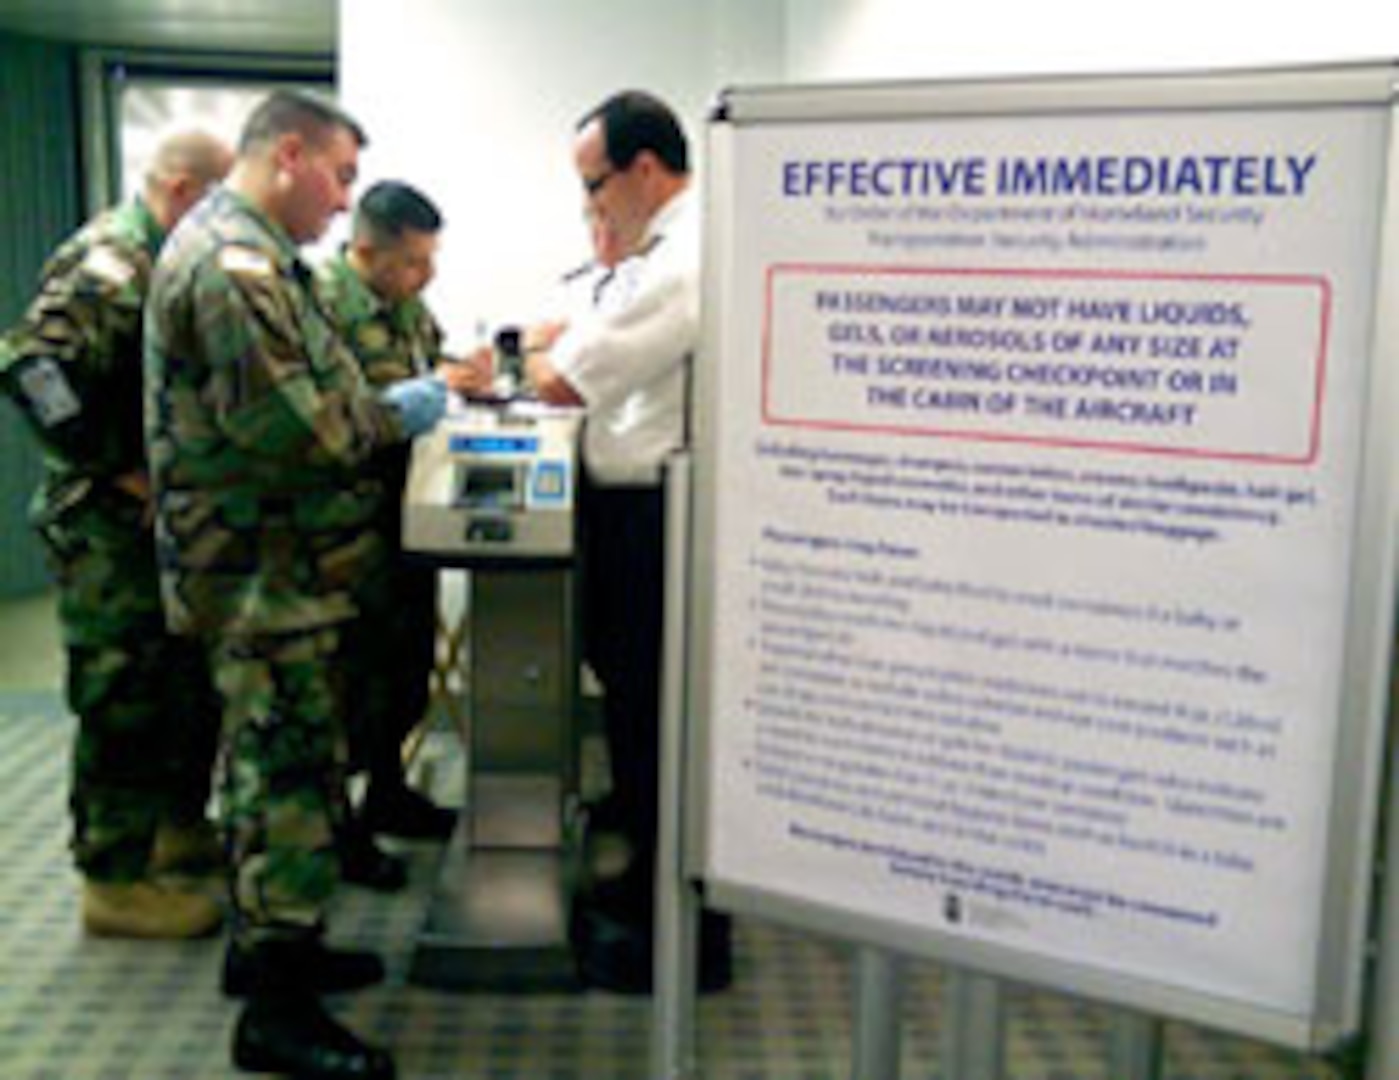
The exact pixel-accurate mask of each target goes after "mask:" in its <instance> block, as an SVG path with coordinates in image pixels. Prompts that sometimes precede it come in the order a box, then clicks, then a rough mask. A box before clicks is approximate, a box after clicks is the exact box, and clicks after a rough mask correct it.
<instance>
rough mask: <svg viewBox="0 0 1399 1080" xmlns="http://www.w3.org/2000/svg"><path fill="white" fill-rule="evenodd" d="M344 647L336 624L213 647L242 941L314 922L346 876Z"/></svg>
mask: <svg viewBox="0 0 1399 1080" xmlns="http://www.w3.org/2000/svg"><path fill="white" fill-rule="evenodd" d="M338 648H339V634H338V632H337V630H336V629H335V628H334V627H330V628H319V629H315V630H310V631H305V632H299V633H286V634H275V635H273V634H268V635H256V636H249V637H236V638H228V639H223V640H215V641H213V642H212V643H211V644H210V646H209V663H210V668H211V669H212V671H213V673H214V681H215V683H216V684H217V686H218V689H219V694H220V696H221V698H222V701H223V744H224V752H223V759H222V769H221V776H220V793H221V801H222V807H223V812H224V823H225V828H226V830H227V833H228V836H229V840H230V851H231V855H232V858H231V863H230V874H231V889H230V892H231V897H232V902H233V907H234V913H235V920H234V934H235V936H236V937H237V938H238V939H239V940H240V942H241V943H243V944H248V945H252V944H256V943H257V942H259V941H265V940H269V939H276V938H284V937H288V936H297V935H301V934H305V933H308V932H314V931H315V930H316V929H317V928H318V927H319V926H320V925H321V923H322V922H323V917H324V909H325V905H326V903H327V901H328V900H329V899H330V896H331V893H332V892H333V891H334V889H335V886H336V884H337V882H338V880H339V864H338V861H337V855H336V852H335V845H334V837H335V831H336V828H337V826H338V825H339V823H340V822H341V820H342V819H343V816H344V806H345V798H344V772H343V768H342V765H343V761H344V750H343V746H344V738H343V724H342V721H341V701H342V696H341V694H340V678H339V670H338V663H337V652H338Z"/></svg>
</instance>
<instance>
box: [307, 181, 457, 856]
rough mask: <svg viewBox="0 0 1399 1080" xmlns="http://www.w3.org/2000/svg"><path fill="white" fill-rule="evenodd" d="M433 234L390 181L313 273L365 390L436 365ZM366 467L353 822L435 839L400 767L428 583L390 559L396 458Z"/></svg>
mask: <svg viewBox="0 0 1399 1080" xmlns="http://www.w3.org/2000/svg"><path fill="white" fill-rule="evenodd" d="M441 227H442V217H441V215H440V213H439V212H438V210H437V208H436V207H435V206H434V205H433V204H432V202H431V201H430V200H429V199H428V198H427V197H426V196H425V195H423V194H422V193H421V192H419V191H417V190H416V189H414V188H413V187H411V186H409V185H407V184H403V183H398V182H395V181H384V182H381V183H378V184H375V185H374V186H373V187H371V188H370V189H369V190H368V191H366V192H365V194H364V195H363V197H362V198H361V199H360V201H359V204H358V206H357V207H356V209H355V220H354V230H353V235H352V237H351V240H350V243H349V244H348V245H347V246H346V247H345V249H344V250H343V251H342V252H341V253H340V254H338V255H336V256H335V257H333V258H331V259H329V260H327V261H326V262H325V263H324V264H323V265H322V266H321V267H320V269H319V270H318V271H317V274H316V288H317V291H318V292H319V294H320V296H321V300H322V302H323V303H324V304H325V306H326V309H327V310H328V311H329V312H330V315H331V317H332V318H333V319H334V321H335V323H336V326H337V327H338V328H339V330H340V334H341V336H342V337H343V338H344V340H345V342H346V343H347V344H348V345H349V347H350V350H351V352H353V353H354V355H355V358H356V359H357V360H358V361H359V364H360V367H361V369H362V370H363V371H364V374H365V378H367V379H368V380H369V383H370V385H371V386H377V387H384V386H389V385H392V384H393V383H396V382H399V381H401V380H403V379H410V378H413V377H415V376H418V375H422V374H425V373H427V372H429V371H431V370H432V369H433V368H434V367H436V366H437V365H438V362H439V360H440V359H442V331H441V329H440V328H439V326H438V324H437V320H436V319H434V318H433V316H432V313H431V312H430V311H429V310H428V308H427V305H426V304H425V303H423V300H422V297H421V294H422V291H423V290H424V289H425V288H426V287H427V285H428V283H429V282H430V281H431V280H432V276H433V272H434V260H435V257H436V251H437V241H438V233H439V231H440V230H441ZM454 366H455V365H454ZM468 374H469V373H468ZM456 381H457V382H460V380H459V379H458V380H456ZM454 385H456V383H454ZM370 468H371V471H372V475H373V476H374V478H375V479H376V480H378V482H379V485H380V488H381V494H380V498H379V502H378V505H377V507H376V509H375V514H374V525H373V528H374V530H375V532H376V533H377V534H378V537H379V540H380V544H381V549H382V552H383V553H384V555H385V558H384V559H383V560H382V561H381V562H380V563H379V565H378V566H376V567H375V570H374V572H373V573H371V574H369V575H366V578H365V581H364V584H363V587H362V589H361V591H360V610H361V616H360V618H359V619H358V620H356V622H355V623H354V624H353V628H352V630H351V632H349V633H348V634H347V637H346V652H347V655H348V658H349V664H350V670H351V672H352V673H353V674H352V686H353V690H352V692H351V694H350V700H351V703H352V704H351V710H350V714H349V724H350V751H351V761H352V763H353V764H355V765H357V766H360V767H363V768H365V769H366V770H367V771H368V774H369V785H368V789H367V792H366V795H365V801H364V811H363V822H364V826H365V827H367V829H369V830H372V831H374V832H382V833H388V834H390V835H395V836H402V837H408V838H432V837H439V838H445V837H446V836H448V835H450V834H451V831H452V827H453V824H454V823H455V817H456V815H455V814H453V813H452V812H450V811H448V810H444V809H441V808H439V807H436V806H434V805H433V804H432V803H431V802H430V801H428V800H427V799H426V798H425V797H424V796H422V795H420V794H419V793H417V792H415V791H413V790H412V789H411V788H409V787H408V785H407V784H406V783H405V780H404V775H403V759H402V750H403V740H404V738H405V737H406V736H407V734H408V732H409V731H410V730H412V728H413V726H414V725H415V724H416V723H417V722H418V721H419V720H421V719H422V717H423V715H424V713H425V712H426V711H427V706H428V696H429V695H428V685H429V678H430V675H431V672H432V665H433V656H434V648H435V639H436V618H435V615H436V610H437V573H436V570H435V569H434V568H433V567H431V566H426V565H423V564H415V563H413V562H411V561H409V560H408V559H405V558H404V557H403V555H402V553H401V551H400V548H399V544H400V536H401V533H402V524H403V515H402V505H403V488H404V485H405V483H406V481H407V476H408V454H407V452H406V448H399V449H394V450H391V451H388V452H386V453H382V454H379V455H378V456H377V457H376V458H375V460H374V461H373V462H371V464H370Z"/></svg>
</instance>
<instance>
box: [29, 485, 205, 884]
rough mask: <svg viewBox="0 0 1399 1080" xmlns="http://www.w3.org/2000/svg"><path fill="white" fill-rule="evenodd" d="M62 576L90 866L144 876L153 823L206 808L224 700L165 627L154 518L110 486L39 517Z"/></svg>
mask: <svg viewBox="0 0 1399 1080" xmlns="http://www.w3.org/2000/svg"><path fill="white" fill-rule="evenodd" d="M37 524H38V525H39V531H40V535H41V536H42V538H43V540H44V542H45V546H46V548H47V550H48V557H49V566H50V569H51V570H52V572H53V575H54V577H55V579H56V581H57V584H58V598H59V599H58V610H59V620H60V623H61V625H62V630H63V637H64V644H65V647H66V651H67V661H68V671H67V697H68V706H69V708H70V709H71V710H72V712H73V713H74V715H75V716H76V717H77V720H78V731H77V738H76V740H75V743H74V747H73V758H72V772H71V787H70V792H69V805H70V807H71V810H72V815H73V837H72V847H73V854H74V858H75V861H76V863H77V865H78V868H79V870H81V871H82V873H83V874H84V876H86V877H89V878H91V879H94V880H99V881H134V880H138V879H140V878H142V877H144V876H145V874H146V871H147V866H148V862H149V859H150V854H151V850H152V844H153V842H154V839H155V833H156V830H157V828H158V827H159V826H160V825H161V824H162V823H172V824H177V825H178V824H186V823H193V822H196V821H200V820H202V819H203V817H204V813H205V806H206V803H207V802H208V799H209V789H210V783H211V775H212V770H213V764H214V755H215V752H216V749H217V745H218V702H217V697H216V696H215V694H214V691H213V687H212V684H211V682H210V680H209V676H208V668H207V667H206V666H205V663H204V657H203V655H202V653H201V651H200V649H199V648H198V647H197V645H195V644H194V643H192V642H190V641H187V640H184V639H182V638H178V637H176V636H174V635H173V634H170V633H169V632H168V631H167V630H166V628H165V617H164V613H163V611H162V609H161V602H160V587H159V583H158V580H157V575H156V567H155V550H154V546H153V543H152V539H151V533H150V529H149V528H148V527H147V526H146V525H145V524H144V523H143V522H142V520H141V512H140V506H139V504H138V503H136V502H135V501H134V500H129V499H127V498H126V497H125V496H122V495H120V494H117V493H112V494H109V495H107V496H105V498H93V499H88V500H86V501H85V502H83V503H82V504H80V505H77V506H72V507H68V508H66V509H65V510H64V512H63V513H62V514H61V515H52V516H49V517H43V516H41V517H40V518H39V520H38V522H37Z"/></svg>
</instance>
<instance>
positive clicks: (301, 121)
mask: <svg viewBox="0 0 1399 1080" xmlns="http://www.w3.org/2000/svg"><path fill="white" fill-rule="evenodd" d="M336 128H344V129H345V130H346V131H348V132H349V133H350V134H351V135H352V136H354V139H355V142H356V143H358V144H359V145H360V146H361V147H363V146H367V145H368V144H369V138H368V137H367V136H366V135H365V133H364V128H362V127H360V126H359V122H358V121H356V120H355V119H354V117H352V116H351V115H350V114H349V113H347V112H345V110H343V109H342V108H340V106H338V105H335V104H334V103H332V102H330V101H327V100H326V99H325V98H322V97H317V96H316V95H314V94H309V93H306V92H305V91H304V90H274V91H273V92H272V93H270V94H268V95H267V97H265V98H263V99H262V101H261V102H259V103H258V105H257V107H256V108H255V109H253V111H252V112H251V113H250V114H249V116H248V119H247V120H246V121H245V122H244V124H243V132H242V134H241V135H240V136H239V137H238V152H239V153H240V154H246V153H247V152H248V151H250V150H253V149H255V148H257V147H259V146H262V145H264V144H266V143H270V142H272V141H273V140H275V139H277V138H279V137H281V136H282V135H286V134H288V133H290V132H295V133H296V134H298V135H300V136H301V137H302V138H303V139H305V140H306V141H307V142H308V143H312V144H313V145H319V144H320V143H321V142H323V141H324V140H325V138H326V137H327V136H328V135H329V134H330V133H331V132H332V131H333V130H334V129H336Z"/></svg>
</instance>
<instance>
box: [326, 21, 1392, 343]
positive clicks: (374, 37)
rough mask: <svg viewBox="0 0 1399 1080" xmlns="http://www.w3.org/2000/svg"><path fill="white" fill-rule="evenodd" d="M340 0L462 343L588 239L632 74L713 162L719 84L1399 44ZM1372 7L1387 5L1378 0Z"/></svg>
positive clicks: (1083, 25)
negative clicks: (599, 124)
mask: <svg viewBox="0 0 1399 1080" xmlns="http://www.w3.org/2000/svg"><path fill="white" fill-rule="evenodd" d="M1285 8H1286V5H1279V4H1277V3H1276V0H1168V2H1164V3H1160V4H1155V5H1147V4H1141V3H1135V4H1134V3H1132V2H1131V0H1058V2H1057V3H1044V2H1043V0H972V2H970V3H969V2H967V0H957V2H950V0H590V2H588V3H579V2H578V0H394V2H393V3H385V2H384V0H341V16H340V33H341V40H340V73H341V92H342V98H343V100H344V101H345V103H346V104H347V105H348V107H349V108H350V109H351V110H352V111H353V112H354V113H355V114H356V115H358V116H359V117H360V119H362V120H363V121H364V123H365V125H366V126H367V128H368V129H369V133H370V137H371V140H372V144H371V146H370V149H369V151H368V152H367V153H366V155H365V158H364V176H365V182H366V183H367V182H369V181H371V180H373V179H377V178H380V177H385V176H394V177H400V178H402V179H406V180H409V181H411V182H413V183H416V184H418V185H419V186H421V187H423V188H424V189H425V190H426V191H427V192H428V193H429V194H431V195H432V196H433V197H434V198H435V199H437V201H438V202H439V203H441V205H442V206H443V208H444V210H445V212H446V215H447V219H448V227H447V232H446V233H445V234H444V237H443V251H442V259H441V273H440V276H439V280H438V283H437V284H436V285H434V286H433V288H432V290H431V292H430V293H429V300H430V301H431V303H432V304H433V307H434V309H435V310H436V311H437V312H438V314H439V317H440V318H441V319H442V320H443V322H444V324H445V325H446V326H447V328H448V331H449V334H450V340H449V345H450V346H451V347H453V348H458V349H460V348H465V347H467V346H469V345H470V344H471V343H472V339H473V337H474V333H473V332H474V329H475V327H476V326H477V325H478V324H485V325H486V326H487V327H489V326H493V325H495V324H499V323H502V322H510V321H516V320H520V319H526V318H528V317H530V315H531V313H532V312H533V310H534V308H535V306H536V304H537V300H538V298H539V297H540V296H541V295H542V294H543V293H544V292H545V291H546V290H547V289H548V288H549V287H550V285H551V283H552V282H553V280H554V279H555V278H556V277H557V275H558V274H559V273H561V272H562V271H564V270H566V269H568V268H570V267H572V266H574V265H576V264H577V263H578V262H579V261H581V259H582V258H583V257H584V256H585V254H586V250H587V245H586V235H585V233H584V230H583V227H582V223H581V208H582V203H581V198H580V193H579V191H578V185H577V180H576V178H575V177H574V175H573V169H572V163H571V158H570V148H571V143H572V136H573V128H574V124H575V122H576V121H577V119H578V117H579V115H580V114H581V113H583V112H584V111H585V110H586V109H588V108H589V107H591V106H592V105H594V104H596V103H597V102H598V101H600V100H601V99H602V98H603V97H605V96H606V95H607V94H609V93H611V92H612V91H614V90H617V89H621V88H623V87H626V86H637V87H642V88H645V89H649V90H652V91H654V92H656V93H659V94H660V95H661V96H663V97H665V98H667V99H669V100H670V101H671V102H672V103H673V104H674V105H675V106H676V108H677V109H678V110H679V111H680V112H681V114H682V116H683V118H684V119H685V121H686V123H687V126H688V129H689V132H690V135H691V140H692V143H693V144H694V146H695V149H696V150H697V151H699V153H697V158H698V159H700V163H701V166H702V148H703V135H704V117H705V114H706V111H707V107H708V105H709V104H710V103H711V102H712V101H713V99H714V96H715V94H716V93H717V92H718V90H720V89H721V88H722V87H724V86H726V85H732V84H735V83H748V84H752V83H771V82H778V81H784V80H786V81H793V82H821V81H828V80H854V79H888V78H940V77H952V76H968V75H982V76H984V75H996V74H1035V73H1049V72H1060V73H1063V72H1105V71H1130V70H1170V69H1181V68H1206V67H1231V66H1259V65H1278V64H1289V63H1311V62H1325V61H1335V60H1359V59H1372V58H1375V57H1377V56H1383V55H1390V56H1394V55H1399V6H1396V5H1388V6H1376V5H1375V4H1374V2H1373V0H1329V2H1328V3H1327V4H1326V5H1324V8H1319V7H1316V6H1313V7H1311V8H1306V9H1304V11H1305V12H1306V14H1305V15H1303V16H1299V15H1298V14H1297V13H1294V12H1292V11H1290V10H1284V9H1285ZM1370 8H1375V9H1376V10H1374V11H1370V10H1369V9H1370Z"/></svg>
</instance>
